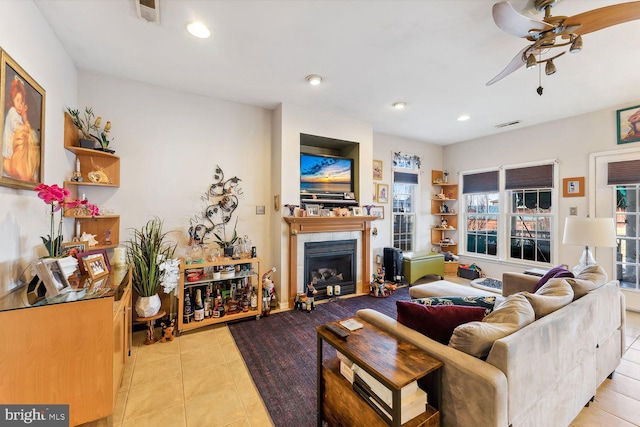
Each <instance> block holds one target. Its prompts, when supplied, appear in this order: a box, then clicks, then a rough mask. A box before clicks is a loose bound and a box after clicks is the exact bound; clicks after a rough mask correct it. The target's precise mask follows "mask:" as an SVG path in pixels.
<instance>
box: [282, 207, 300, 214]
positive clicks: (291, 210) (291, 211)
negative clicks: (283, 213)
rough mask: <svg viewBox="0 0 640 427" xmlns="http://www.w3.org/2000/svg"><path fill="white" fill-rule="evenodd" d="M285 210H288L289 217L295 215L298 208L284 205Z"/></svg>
mask: <svg viewBox="0 0 640 427" xmlns="http://www.w3.org/2000/svg"><path fill="white" fill-rule="evenodd" d="M284 206H285V207H286V208H288V209H289V216H293V215H294V214H295V213H296V208H297V207H298V205H291V204H289V205H284Z"/></svg>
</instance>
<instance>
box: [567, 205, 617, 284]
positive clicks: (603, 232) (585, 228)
mask: <svg viewBox="0 0 640 427" xmlns="http://www.w3.org/2000/svg"><path fill="white" fill-rule="evenodd" d="M562 243H564V244H566V245H581V246H584V252H583V253H582V257H581V258H580V262H579V264H578V265H576V266H575V267H574V268H573V274H574V275H576V276H577V275H578V274H580V273H581V272H582V270H584V269H585V268H587V266H589V265H595V264H596V260H595V258H594V257H593V254H592V253H591V250H590V249H589V246H594V247H598V246H600V247H609V248H612V247H615V246H616V229H615V226H614V223H613V218H590V217H588V216H587V217H586V218H579V217H577V216H569V217H567V219H566V220H565V223H564V236H563V238H562Z"/></svg>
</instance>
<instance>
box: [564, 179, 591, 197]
mask: <svg viewBox="0 0 640 427" xmlns="http://www.w3.org/2000/svg"><path fill="white" fill-rule="evenodd" d="M584 190H585V188H584V176H576V177H573V178H563V179H562V196H563V197H584Z"/></svg>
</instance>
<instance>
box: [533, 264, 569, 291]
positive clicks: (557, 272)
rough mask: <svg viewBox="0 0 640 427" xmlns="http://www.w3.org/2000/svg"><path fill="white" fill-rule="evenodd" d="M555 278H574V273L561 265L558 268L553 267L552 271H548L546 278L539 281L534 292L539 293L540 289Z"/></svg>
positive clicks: (543, 277)
mask: <svg viewBox="0 0 640 427" xmlns="http://www.w3.org/2000/svg"><path fill="white" fill-rule="evenodd" d="M554 277H573V273H572V272H570V271H569V270H567V269H566V268H565V267H564V266H562V265H559V266H557V267H553V268H552V269H551V270H549V271H547V272H546V273H545V274H544V276H542V277H541V278H540V280H538V283H537V284H536V287H535V288H533V292H534V293H535V292H537V291H538V289H540V288H541V287H543V286H544V284H545V283H547V282H548V281H549V279H552V278H554Z"/></svg>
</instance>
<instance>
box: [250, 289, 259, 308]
mask: <svg viewBox="0 0 640 427" xmlns="http://www.w3.org/2000/svg"><path fill="white" fill-rule="evenodd" d="M249 300H250V303H249V304H250V305H251V310H257V309H258V294H256V288H255V287H252V288H251V296H250V297H249Z"/></svg>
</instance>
